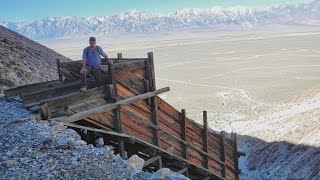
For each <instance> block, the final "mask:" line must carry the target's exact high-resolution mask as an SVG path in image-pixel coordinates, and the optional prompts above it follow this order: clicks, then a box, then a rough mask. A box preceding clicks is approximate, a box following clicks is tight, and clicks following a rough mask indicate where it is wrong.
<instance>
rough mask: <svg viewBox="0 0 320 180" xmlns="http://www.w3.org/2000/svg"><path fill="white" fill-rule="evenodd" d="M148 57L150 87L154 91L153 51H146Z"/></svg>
mask: <svg viewBox="0 0 320 180" xmlns="http://www.w3.org/2000/svg"><path fill="white" fill-rule="evenodd" d="M148 59H149V63H150V76H151V79H150V83H151V84H150V89H151V91H154V90H155V89H156V81H155V72H154V60H153V52H148Z"/></svg>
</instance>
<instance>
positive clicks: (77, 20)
mask: <svg viewBox="0 0 320 180" xmlns="http://www.w3.org/2000/svg"><path fill="white" fill-rule="evenodd" d="M319 10H320V0H313V1H309V2H305V3H299V4H284V5H277V6H271V7H265V8H248V7H229V8H223V7H213V8H211V9H199V8H193V9H189V8H185V9H181V10H179V11H176V12H173V13H169V14H159V13H145V12H141V11H138V10H136V9H133V10H130V11H128V12H125V13H120V14H118V15H113V16H97V17H90V18H83V17H49V18H44V19H41V20H35V21H31V22H0V25H2V26H4V27H6V28H9V29H11V30H13V31H16V32H18V33H20V34H23V35H25V36H27V37H29V38H32V39H47V38H64V37H73V36H81V35H88V34H95V35H103V34H108V33H116V32H154V31H176V30H181V29H191V28H199V29H201V28H206V29H207V28H215V27H219V28H221V27H222V28H223V27H228V26H241V27H249V28H250V27H255V26H259V25H266V24H281V25H299V24H303V25H305V24H307V25H312V22H315V21H317V20H320V11H319Z"/></svg>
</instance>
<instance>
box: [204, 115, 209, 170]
mask: <svg viewBox="0 0 320 180" xmlns="http://www.w3.org/2000/svg"><path fill="white" fill-rule="evenodd" d="M203 151H204V152H206V153H208V113H207V111H203ZM205 168H207V169H208V168H209V159H208V157H205Z"/></svg>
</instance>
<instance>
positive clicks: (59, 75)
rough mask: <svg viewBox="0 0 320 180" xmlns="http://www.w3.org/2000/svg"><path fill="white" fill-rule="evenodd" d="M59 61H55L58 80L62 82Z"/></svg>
mask: <svg viewBox="0 0 320 180" xmlns="http://www.w3.org/2000/svg"><path fill="white" fill-rule="evenodd" d="M60 64H61V63H60V59H57V69H58V77H59V80H60V81H61V82H62V81H63V79H62V75H61V73H60Z"/></svg>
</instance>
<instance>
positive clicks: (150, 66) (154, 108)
mask: <svg viewBox="0 0 320 180" xmlns="http://www.w3.org/2000/svg"><path fill="white" fill-rule="evenodd" d="M146 63H147V64H146V68H147V69H146V72H147V80H148V84H149V86H147V88H149V89H147V91H148V92H149V91H155V90H156V85H155V84H156V83H155V77H154V76H155V75H154V63H153V53H152V52H149V53H148V61H146ZM150 101H151V113H152V115H151V118H152V122H153V124H154V125H155V126H156V127H158V124H159V122H158V101H157V96H154V97H151V99H150ZM153 136H154V138H153V143H154V144H155V145H156V146H159V143H160V137H159V132H158V129H153ZM158 166H159V168H161V167H162V158H160V159H159V162H158Z"/></svg>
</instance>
